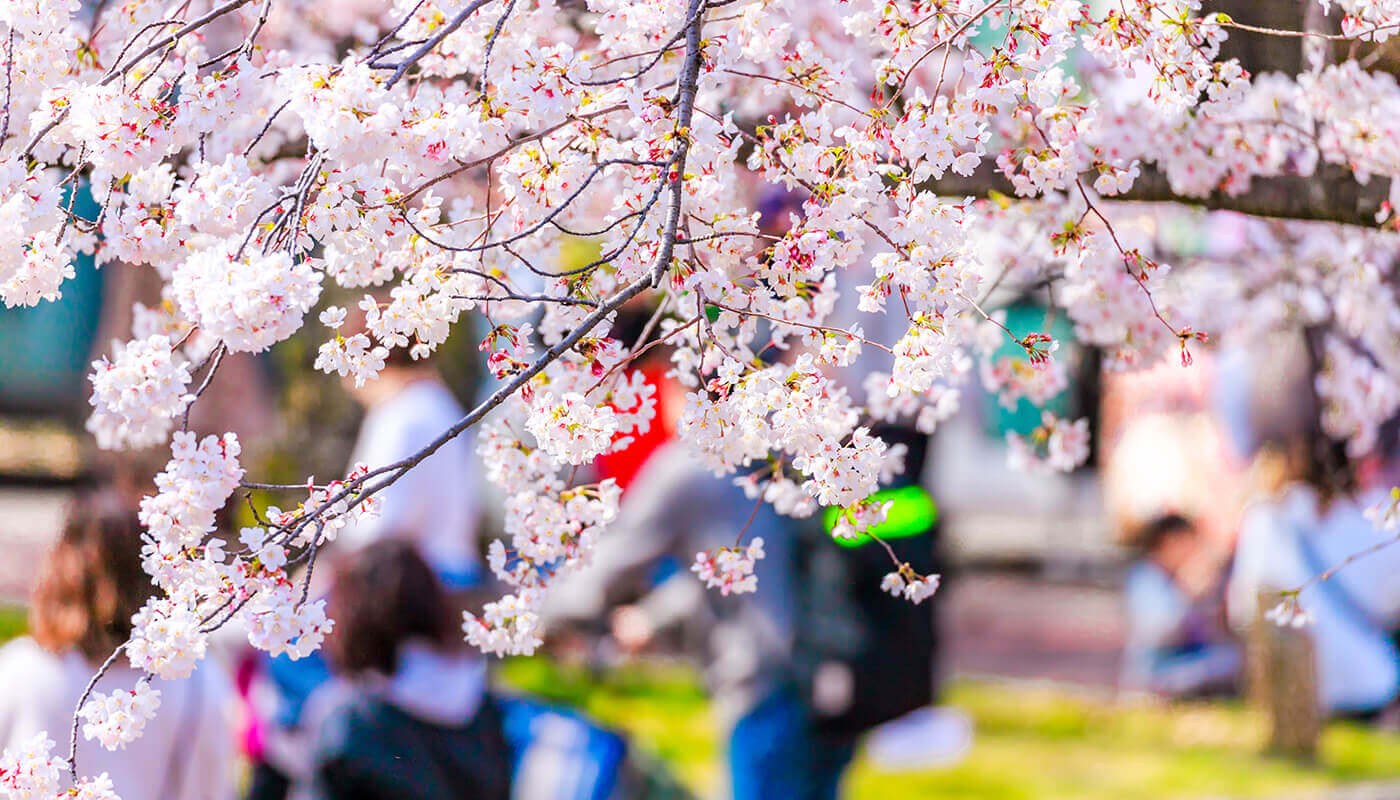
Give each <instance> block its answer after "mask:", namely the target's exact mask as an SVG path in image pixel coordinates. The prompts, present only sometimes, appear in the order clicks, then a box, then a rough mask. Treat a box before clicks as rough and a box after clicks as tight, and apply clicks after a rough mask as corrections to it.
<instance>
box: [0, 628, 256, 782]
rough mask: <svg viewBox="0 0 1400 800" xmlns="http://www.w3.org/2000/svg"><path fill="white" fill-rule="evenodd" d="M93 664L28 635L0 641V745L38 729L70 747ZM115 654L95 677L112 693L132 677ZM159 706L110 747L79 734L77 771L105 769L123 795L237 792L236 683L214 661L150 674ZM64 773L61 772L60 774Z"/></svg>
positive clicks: (57, 749) (63, 752) (64, 749)
mask: <svg viewBox="0 0 1400 800" xmlns="http://www.w3.org/2000/svg"><path fill="white" fill-rule="evenodd" d="M96 671H97V668H96V667H94V666H93V665H91V664H88V663H87V661H86V660H85V659H84V658H83V657H82V656H80V655H78V654H77V653H76V652H70V653H67V654H65V655H62V656H56V655H53V654H52V653H49V652H48V651H46V650H44V649H43V648H41V647H39V645H38V643H36V642H35V641H34V640H33V639H31V638H29V637H27V636H25V637H22V638H19V639H16V640H14V641H12V642H10V643H8V644H6V645H5V646H4V647H0V746H3V747H18V746H21V745H23V744H24V743H25V742H27V741H29V740H30V739H31V738H32V737H33V736H34V735H35V734H37V733H39V732H41V731H43V732H47V734H48V737H49V738H50V739H52V740H54V742H55V743H56V744H55V746H54V750H53V752H54V754H55V755H57V756H60V757H67V755H68V741H69V734H70V731H71V726H72V724H73V708H74V706H75V705H76V704H77V702H78V698H79V697H80V696H81V695H82V692H83V689H84V687H86V686H87V682H88V681H89V680H91V679H92V676H93V674H95V673H96ZM138 678H139V673H137V672H136V671H135V670H132V669H131V668H130V667H129V666H127V665H126V663H125V660H124V659H119V660H118V661H117V663H116V664H115V665H113V667H112V668H111V669H110V670H108V672H107V674H106V676H104V677H103V679H102V680H101V681H99V682H98V684H97V687H96V690H97V691H99V692H107V693H110V692H112V691H113V690H120V689H130V688H132V687H133V686H135V685H136V681H137V679H138ZM151 686H152V688H154V689H158V690H160V708H159V709H158V710H157V711H156V716H155V718H154V719H152V720H150V721H149V722H147V723H146V729H145V732H144V733H143V734H142V736H141V738H140V739H137V740H136V741H134V742H132V743H130V744H128V745H127V746H126V748H125V749H122V750H117V751H111V750H107V749H106V748H104V747H102V746H101V745H100V744H98V743H97V742H96V741H88V740H86V739H84V738H83V736H82V733H81V730H80V732H79V734H78V757H77V762H78V775H79V776H80V777H83V776H86V777H94V776H97V775H99V774H101V773H103V772H105V773H107V776H108V777H109V778H111V779H112V784H113V786H114V787H115V789H116V791H117V794H119V795H121V797H122V800H225V799H226V798H231V797H232V796H233V792H234V788H235V785H234V776H233V769H232V767H233V758H234V742H235V738H234V735H233V711H234V707H233V691H232V686H231V685H230V683H229V680H228V676H227V674H226V673H225V672H224V671H223V669H222V668H221V667H220V666H219V664H218V663H216V662H213V661H210V660H205V661H204V662H203V663H201V664H200V665H199V667H197V668H196V669H195V671H194V674H192V675H191V676H190V677H189V678H186V679H184V680H176V681H165V680H160V679H158V678H156V679H152V681H151ZM65 777H66V776H65Z"/></svg>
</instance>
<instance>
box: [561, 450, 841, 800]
mask: <svg viewBox="0 0 1400 800" xmlns="http://www.w3.org/2000/svg"><path fill="white" fill-rule="evenodd" d="M736 539H743V540H744V541H746V542H748V543H752V542H754V541H756V540H758V539H762V540H763V541H762V548H763V550H764V552H765V555H764V557H763V558H761V559H758V560H757V561H756V563H755V567H754V574H755V575H756V576H757V579H758V591H757V592H754V593H749V594H735V595H730V596H727V597H726V596H720V595H719V593H718V592H717V591H716V592H711V591H707V590H705V589H704V588H703V587H702V586H701V585H700V583H699V581H697V580H695V578H694V576H692V575H690V574H689V573H687V572H677V573H675V574H674V575H672V576H671V577H670V578H669V579H667V580H664V581H663V582H661V583H660V585H658V586H655V587H654V588H652V589H651V590H650V591H649V592H646V593H645V594H644V595H643V596H642V598H641V599H640V600H639V601H637V602H635V603H633V604H630V605H623V606H620V607H618V608H617V609H616V611H614V612H613V614H612V626H613V631H614V636H615V638H617V639H618V641H619V643H621V644H622V645H623V646H624V647H626V648H628V649H630V650H633V651H636V650H640V649H642V648H643V647H645V646H646V645H647V644H648V642H650V641H651V640H652V638H653V637H654V636H655V635H656V634H657V633H658V632H659V631H661V630H663V629H665V628H668V627H671V626H675V625H678V624H681V623H685V624H686V625H687V626H689V627H690V629H691V632H692V633H693V634H695V638H696V639H698V640H699V641H701V642H703V649H704V653H703V656H702V662H703V664H704V668H705V678H706V682H707V684H708V685H709V688H710V691H711V693H712V696H713V698H714V701H715V706H716V716H717V717H718V718H719V720H720V722H721V726H722V728H723V729H724V730H725V731H726V732H727V733H726V735H727V746H728V751H729V764H730V782H731V788H732V791H733V796H734V798H736V800H751V799H753V800H757V799H758V798H774V797H783V798H813V799H815V798H833V797H835V796H836V791H837V786H838V783H839V781H840V776H841V773H842V772H843V771H844V769H845V767H846V765H847V764H848V763H849V762H850V760H851V757H852V756H853V754H854V751H855V739H854V737H849V736H840V737H828V736H823V735H819V733H818V731H817V730H816V727H815V724H814V719H813V715H812V713H811V710H810V709H809V708H808V707H807V705H806V704H805V703H804V702H803V698H802V695H801V692H800V690H799V687H798V686H797V673H796V668H795V665H794V663H793V658H794V653H793V645H794V624H795V620H794V609H793V608H792V603H791V599H792V597H793V596H794V594H793V593H794V591H795V588H796V586H795V580H794V578H795V575H794V572H793V569H792V564H793V558H794V554H793V552H792V545H793V539H794V526H793V525H792V523H791V521H789V520H786V519H783V518H780V517H779V516H778V515H777V514H776V513H775V512H774V511H773V510H772V509H771V508H770V507H769V506H768V505H767V504H766V503H757V504H756V503H755V502H754V501H753V500H751V499H749V498H748V497H746V496H745V494H744V492H743V490H742V489H740V488H739V487H737V486H735V485H734V484H733V482H732V481H730V480H728V479H725V478H717V477H715V476H714V475H712V474H711V473H710V472H709V471H708V470H706V469H705V468H704V467H703V466H702V465H701V464H700V463H699V461H698V460H697V459H696V458H695V457H694V456H693V455H692V454H691V453H690V452H689V451H688V450H687V449H686V447H685V446H684V445H683V444H681V443H679V442H671V443H669V444H666V445H663V446H662V447H661V448H660V449H658V450H657V451H656V452H655V453H654V454H653V455H652V456H651V457H650V458H649V459H648V460H647V463H646V465H645V466H644V467H643V468H642V470H641V472H640V473H639V474H638V475H637V477H636V479H635V481H634V482H633V484H632V488H631V489H630V490H629V491H628V493H627V495H626V497H625V498H624V501H623V506H622V510H621V513H620V515H619V518H618V520H617V521H616V523H614V525H613V526H611V528H610V529H609V531H608V533H607V535H606V536H604V537H603V538H602V539H601V540H600V541H599V543H598V545H597V548H596V550H595V552H594V554H593V557H592V563H591V564H589V565H588V566H587V567H585V568H584V569H582V570H580V571H579V572H578V573H575V574H574V575H571V576H569V577H568V578H567V579H565V580H563V581H560V582H559V583H557V584H556V585H555V586H554V587H553V588H552V589H551V591H550V593H549V595H548V596H547V599H546V606H545V609H544V616H545V619H546V620H547V622H550V623H553V624H555V625H557V624H558V623H560V622H563V621H569V620H587V619H598V618H601V617H603V615H604V614H605V613H606V612H607V609H608V608H609V607H610V606H614V605H617V602H616V601H617V600H618V599H619V598H621V597H624V596H626V594H627V593H628V589H629V588H631V589H638V588H640V587H643V586H644V584H645V582H646V579H647V577H648V576H649V574H650V573H651V569H652V567H653V565H654V564H656V563H657V562H658V561H660V560H662V559H663V558H665V557H667V556H670V557H673V558H675V559H676V560H678V561H680V562H681V563H693V562H694V560H695V554H696V553H697V552H702V551H709V550H712V549H714V548H717V547H732V546H734V545H735V542H736Z"/></svg>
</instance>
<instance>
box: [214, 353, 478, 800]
mask: <svg viewBox="0 0 1400 800" xmlns="http://www.w3.org/2000/svg"><path fill="white" fill-rule="evenodd" d="M346 386H347V389H348V390H349V391H350V392H351V394H352V395H353V396H354V397H355V399H356V400H357V401H358V402H359V403H360V404H361V405H363V406H364V408H365V418H364V421H363V422H362V423H361V426H360V432H359V436H358V439H357V441H356V443H355V446H354V450H353V452H352V454H351V457H350V464H349V467H348V468H347V472H348V471H349V470H350V469H353V468H354V466H355V465H356V464H364V465H366V466H368V467H369V468H370V469H377V468H379V467H383V466H386V465H389V464H393V463H395V462H398V461H401V460H403V459H405V458H408V457H410V456H412V455H414V454H416V453H418V452H419V451H421V450H422V449H423V448H425V447H427V446H428V445H429V444H431V443H432V442H433V441H434V440H435V439H436V438H437V437H438V436H440V435H442V434H443V433H444V432H445V431H446V430H447V429H449V428H451V427H452V426H453V425H454V424H456V423H457V422H459V421H460V420H461V419H462V417H464V416H466V412H465V411H464V410H463V409H462V407H461V405H460V404H459V403H458V402H457V399H456V397H454V396H453V394H452V392H451V390H450V389H448V388H447V385H446V384H445V383H443V381H442V378H441V376H440V375H439V374H438V371H437V368H436V367H435V366H434V365H433V363H432V361H431V360H421V359H420V360H416V361H415V360H413V359H412V358H411V356H410V355H409V353H408V350H407V349H406V348H396V349H394V350H393V351H392V352H391V353H390V354H389V356H388V357H387V358H386V359H385V364H384V369H383V370H381V371H380V373H379V377H378V378H377V379H376V380H373V381H369V382H367V383H365V384H364V385H363V386H359V387H356V386H354V385H353V383H352V382H349V381H347V382H346ZM472 441H473V440H472V437H471V435H470V433H464V434H462V435H459V436H457V437H455V438H453V439H451V440H449V441H447V442H445V443H443V444H442V446H441V447H439V448H438V450H437V451H436V452H434V453H433V454H432V455H430V456H428V457H427V458H426V459H424V460H423V462H422V463H420V464H419V465H417V466H416V467H415V468H414V469H411V470H409V471H408V472H406V473H405V474H404V475H403V476H402V477H400V478H399V479H398V480H397V481H395V482H394V483H393V484H391V485H389V486H387V487H386V488H384V489H383V490H381V491H380V492H378V493H377V494H376V495H375V497H376V498H377V499H378V500H379V501H380V513H379V514H378V516H376V517H374V518H371V519H361V520H358V521H356V522H355V523H353V524H351V525H348V526H346V527H345V528H344V529H343V530H341V531H340V533H339V534H338V535H337V537H336V541H335V544H334V546H335V548H336V549H338V550H346V549H350V550H359V549H364V548H366V547H369V546H370V545H372V544H374V543H376V542H378V541H382V540H384V539H388V538H402V539H404V540H405V541H407V542H409V543H411V544H412V546H413V547H415V548H416V549H417V551H418V552H419V554H420V555H421V556H422V557H423V559H424V560H425V561H426V562H427V563H428V564H429V565H430V566H431V567H432V570H433V572H434V574H435V575H436V576H437V579H438V580H439V581H440V582H441V584H442V585H443V586H444V587H445V588H446V589H447V590H448V592H449V594H450V596H451V599H452V602H453V603H454V605H456V604H458V601H459V600H461V599H462V596H463V595H464V594H465V593H466V592H468V591H471V590H473V589H477V588H479V587H480V586H481V584H482V577H483V575H482V572H483V571H482V565H481V556H480V553H479V551H478V543H477V536H478V525H479V523H480V517H481V502H480V492H479V488H480V484H479V481H478V474H479V470H478V468H477V460H476V454H475V452H474V447H473V445H472ZM313 588H314V589H315V590H316V591H318V592H319V591H323V590H324V589H323V588H316V587H313ZM477 658H478V659H480V656H477ZM482 664H483V667H482V668H483V669H484V661H482ZM330 677H331V670H330V668H329V666H328V665H327V663H326V660H325V658H324V657H322V655H321V654H320V653H313V654H312V655H311V656H309V657H306V658H302V659H298V660H295V661H293V660H292V659H290V658H287V657H286V656H279V657H277V658H268V657H266V656H265V655H263V654H261V653H254V654H250V655H249V660H248V661H245V663H243V664H241V665H240V670H239V679H240V688H241V689H242V691H243V695H244V697H245V699H246V701H247V703H248V705H249V706H250V717H251V718H252V719H253V723H252V725H251V726H250V731H249V732H248V735H247V736H246V737H245V739H246V743H247V746H246V749H247V750H248V752H249V755H250V756H251V758H252V760H253V763H254V766H253V778H252V780H251V781H250V783H249V790H248V794H247V797H248V798H249V800H281V798H284V797H286V796H287V792H288V791H289V789H290V787H291V784H292V782H293V779H294V773H295V771H296V770H297V769H298V767H297V766H296V765H297V764H298V763H300V762H301V761H302V760H303V758H304V756H303V753H302V751H303V750H304V748H305V747H306V742H305V739H304V737H305V731H304V730H302V724H301V722H302V719H301V718H302V710H303V706H304V704H305V702H306V700H307V698H308V697H310V696H311V694H312V692H314V691H315V690H316V689H317V688H318V687H320V686H321V685H322V684H324V683H325V682H326V681H328V680H329V679H330Z"/></svg>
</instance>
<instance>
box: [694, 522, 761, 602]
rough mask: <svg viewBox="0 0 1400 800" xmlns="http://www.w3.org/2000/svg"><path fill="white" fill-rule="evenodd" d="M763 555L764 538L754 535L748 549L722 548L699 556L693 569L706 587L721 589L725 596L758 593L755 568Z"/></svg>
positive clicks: (697, 555)
mask: <svg viewBox="0 0 1400 800" xmlns="http://www.w3.org/2000/svg"><path fill="white" fill-rule="evenodd" d="M763 555H764V553H763V537H761V536H755V537H754V538H753V539H752V540H751V541H750V542H749V543H748V545H747V546H746V547H719V548H716V549H714V550H711V551H709V552H703V553H696V554H695V563H694V564H692V565H691V566H690V569H691V571H692V572H694V573H695V574H696V575H698V576H699V577H700V580H702V581H704V582H705V586H706V588H710V589H719V593H720V594H722V595H730V594H746V593H748V592H756V591H758V576H757V575H755V574H754V565H755V562H757V561H758V560H759V559H761V558H763Z"/></svg>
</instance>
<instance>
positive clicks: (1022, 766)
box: [504, 658, 1400, 800]
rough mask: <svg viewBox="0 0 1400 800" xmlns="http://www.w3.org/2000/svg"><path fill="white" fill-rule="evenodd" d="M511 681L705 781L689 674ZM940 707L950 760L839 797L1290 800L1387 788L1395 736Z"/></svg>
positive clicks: (522, 673) (645, 671) (965, 692)
mask: <svg viewBox="0 0 1400 800" xmlns="http://www.w3.org/2000/svg"><path fill="white" fill-rule="evenodd" d="M504 677H505V680H506V681H507V682H508V683H509V684H511V685H513V686H516V687H519V688H522V689H527V690H529V691H531V692H535V693H538V694H540V695H543V696H546V697H549V698H551V699H554V700H557V701H559V702H562V703H568V704H570V705H574V706H578V707H580V708H583V709H585V710H586V711H588V712H589V713H591V714H592V715H594V716H595V717H596V718H598V719H601V720H603V721H605V722H607V723H609V724H611V725H614V726H616V727H618V728H621V729H625V730H626V731H628V732H629V733H630V734H631V735H632V737H633V739H634V740H635V741H636V742H638V743H639V744H641V745H642V746H644V747H646V748H648V749H650V750H652V751H653V752H655V753H656V754H657V755H658V756H660V757H661V758H662V759H664V760H665V761H667V762H668V763H669V764H671V766H672V767H673V768H674V769H675V770H676V772H677V774H678V775H679V777H680V778H681V779H682V780H683V781H685V782H686V783H687V784H688V785H689V786H691V787H692V788H694V789H696V790H697V791H699V792H707V791H709V790H711V789H713V788H714V787H715V786H716V785H717V784H718V783H719V772H718V770H719V768H720V760H721V755H722V754H721V752H720V749H719V747H718V744H717V742H716V737H715V733H714V726H713V724H712V722H711V720H710V718H709V713H708V708H707V704H706V702H705V697H704V694H703V693H702V691H701V689H700V687H699V685H698V684H697V682H696V679H695V676H694V674H693V673H692V672H690V671H689V670H687V669H685V668H682V667H678V666H673V665H659V664H652V665H636V666H629V667H624V668H619V669H615V670H611V671H608V672H607V673H604V674H601V675H594V674H590V673H588V672H586V671H585V670H583V669H582V668H575V667H565V666H560V665H558V664H555V663H552V662H550V661H548V660H545V659H541V658H531V659H516V660H512V661H510V662H508V663H507V664H506V665H505V669H504ZM947 700H948V703H949V704H951V705H954V706H957V707H958V708H960V709H962V710H963V711H965V712H966V713H968V714H969V715H970V716H971V717H972V718H973V720H974V724H975V725H976V731H977V732H976V740H975V743H974V745H973V749H972V752H971V753H970V754H969V755H968V757H967V758H966V759H965V760H964V761H963V762H962V763H960V764H958V765H957V766H954V767H951V768H947V769H940V770H930V771H918V772H903V773H891V772H881V771H878V770H876V769H874V768H873V767H872V766H871V765H870V764H869V763H866V762H864V761H860V760H858V761H857V763H856V765H855V767H854V769H853V770H852V772H851V773H850V777H849V782H848V784H847V793H846V796H847V797H848V798H854V799H855V800H885V798H891V797H900V798H904V797H912V798H917V797H975V798H989V799H993V800H1002V799H1005V800H1012V799H1013V798H1014V799H1015V800H1020V799H1021V798H1025V799H1026V800H1047V799H1048V800H1055V799H1057V798H1063V799H1064V800H1071V799H1072V800H1100V799H1102V800H1109V799H1110V798H1111V799H1112V800H1120V798H1133V799H1134V800H1143V799H1144V798H1146V799H1151V798H1219V797H1232V798H1233V797H1241V798H1243V797H1269V798H1273V797H1289V798H1291V797H1297V796H1299V795H1306V794H1308V793H1311V792H1315V791H1317V790H1320V789H1325V788H1326V787H1328V786H1336V785H1340V784H1344V783H1349V782H1356V781H1376V780H1382V781H1383V780H1396V781H1400V736H1397V735H1394V734H1387V733H1378V732H1375V731H1373V730H1370V729H1367V728H1365V727H1362V726H1357V725H1351V724H1345V723H1334V724H1332V725H1330V726H1329V727H1328V728H1327V731H1326V733H1325V734H1324V736H1323V739H1322V752H1321V754H1320V757H1319V759H1318V763H1317V764H1315V765H1311V766H1309V765H1303V764H1299V763H1295V762H1292V761H1287V760H1282V759H1275V758H1268V757H1265V756H1262V755H1260V744H1261V742H1262V741H1263V738H1264V735H1265V727H1264V723H1263V720H1262V719H1261V718H1260V717H1259V716H1258V715H1256V714H1254V713H1252V712H1249V711H1247V710H1245V709H1244V708H1242V707H1241V706H1239V705H1238V704H1233V703H1209V704H1205V703H1199V704H1183V705H1176V706H1170V707H1165V706H1120V705H1114V704H1109V703H1104V702H1101V701H1096V700H1090V699H1086V698H1080V697H1071V696H1066V695H1064V694H1063V693H1060V692H1056V691H1055V690H1054V689H1052V688H1043V687H1038V686H1026V685H1002V684H996V683H990V682H979V681H959V682H956V683H954V684H953V685H952V686H951V687H949V691H948V693H947Z"/></svg>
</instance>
